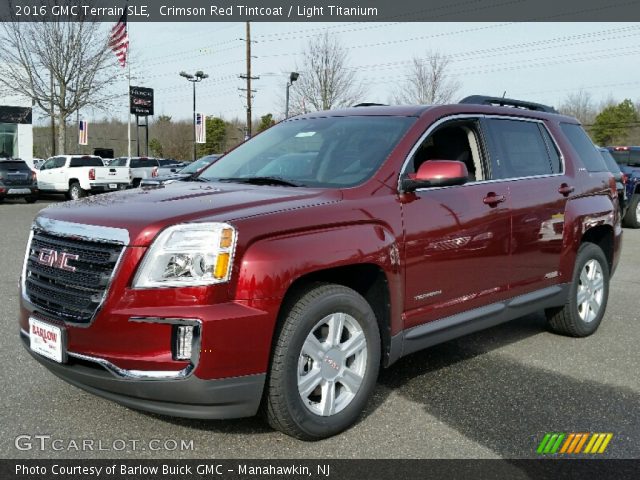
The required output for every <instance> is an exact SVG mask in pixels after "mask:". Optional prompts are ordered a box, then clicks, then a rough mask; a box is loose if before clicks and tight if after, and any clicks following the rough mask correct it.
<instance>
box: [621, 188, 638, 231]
mask: <svg viewBox="0 0 640 480" xmlns="http://www.w3.org/2000/svg"><path fill="white" fill-rule="evenodd" d="M622 224H623V225H624V226H625V227H629V228H640V194H637V193H636V194H634V195H633V196H632V197H631V201H630V202H629V206H628V207H627V213H626V215H625V216H624V218H623V219H622Z"/></svg>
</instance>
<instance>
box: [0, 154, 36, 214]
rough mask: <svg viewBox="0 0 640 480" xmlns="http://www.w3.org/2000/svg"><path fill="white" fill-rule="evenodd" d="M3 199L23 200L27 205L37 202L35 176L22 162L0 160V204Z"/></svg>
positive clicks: (6, 159) (18, 160) (13, 159)
mask: <svg viewBox="0 0 640 480" xmlns="http://www.w3.org/2000/svg"><path fill="white" fill-rule="evenodd" d="M5 198H24V199H25V201H26V202H27V203H34V202H35V201H36V200H38V182H37V181H36V174H35V172H34V171H33V170H31V168H29V165H27V163H26V162H25V161H24V160H20V159H19V158H0V202H2V201H4V199H5Z"/></svg>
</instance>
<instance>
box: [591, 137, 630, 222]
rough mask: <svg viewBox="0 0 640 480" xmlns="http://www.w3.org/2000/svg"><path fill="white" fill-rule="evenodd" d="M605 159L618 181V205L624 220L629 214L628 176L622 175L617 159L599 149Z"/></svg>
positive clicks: (606, 151)
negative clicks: (626, 214)
mask: <svg viewBox="0 0 640 480" xmlns="http://www.w3.org/2000/svg"><path fill="white" fill-rule="evenodd" d="M598 151H599V152H600V154H601V155H602V158H603V159H604V163H605V165H606V166H607V168H608V169H609V171H610V172H611V173H612V175H613V178H614V179H615V180H616V190H617V191H618V205H619V207H620V218H624V215H625V213H626V212H627V203H628V202H627V176H626V175H625V174H624V173H622V170H620V167H619V166H618V164H617V163H616V161H615V159H614V158H613V156H612V155H611V153H610V152H609V150H607V149H606V148H598Z"/></svg>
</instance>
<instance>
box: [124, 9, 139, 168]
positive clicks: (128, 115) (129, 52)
mask: <svg viewBox="0 0 640 480" xmlns="http://www.w3.org/2000/svg"><path fill="white" fill-rule="evenodd" d="M125 8H127V9H128V8H129V0H127V4H126V5H125ZM127 42H128V45H127V157H129V158H131V108H130V105H129V102H130V101H131V100H130V99H129V96H130V95H131V42H130V39H129V22H127ZM136 123H137V122H136Z"/></svg>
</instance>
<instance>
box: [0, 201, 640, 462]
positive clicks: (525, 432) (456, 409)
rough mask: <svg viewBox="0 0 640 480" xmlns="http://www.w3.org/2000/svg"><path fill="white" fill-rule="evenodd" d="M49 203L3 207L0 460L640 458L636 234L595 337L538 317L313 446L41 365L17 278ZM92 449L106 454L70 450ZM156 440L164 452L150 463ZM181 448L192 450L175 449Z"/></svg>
mask: <svg viewBox="0 0 640 480" xmlns="http://www.w3.org/2000/svg"><path fill="white" fill-rule="evenodd" d="M50 201H51V200H46V201H39V202H38V203H36V204H33V205H26V204H25V203H24V202H23V201H21V200H20V201H11V202H9V201H7V202H5V203H3V204H1V205H0V232H1V236H0V239H1V240H0V241H1V243H0V271H1V272H2V275H1V276H0V322H2V331H3V332H4V334H3V337H2V340H1V344H0V345H1V348H0V364H1V365H2V366H3V367H2V368H1V369H0V382H1V385H2V393H1V394H0V399H1V405H2V417H3V420H2V422H0V457H3V458H26V457H30V458H58V457H59V458H63V457H64V458H83V457H84V458H175V457H184V458H187V457H196V458H313V459H321V458H331V459H334V458H535V457H536V456H537V455H536V452H535V450H536V447H537V445H538V443H539V442H540V440H541V439H542V437H543V436H544V434H545V433H547V432H611V433H613V434H614V437H613V440H612V441H611V443H610V444H609V446H608V448H607V451H606V453H605V454H604V456H607V457H609V458H640V408H639V407H640V369H639V368H638V359H639V358H640V356H639V355H638V343H639V341H640V313H639V311H640V303H639V302H638V288H639V286H640V279H639V277H638V272H640V230H629V229H626V230H625V238H624V247H623V252H622V259H621V262H620V266H619V268H618V271H617V272H616V276H615V277H614V279H613V280H612V283H611V294H610V297H609V306H608V309H607V314H606V316H605V319H604V321H603V323H602V325H601V327H600V329H599V330H598V332H597V333H596V334H595V335H593V336H592V337H590V338H586V339H572V338H566V337H561V336H557V335H554V334H551V333H549V332H547V330H546V328H545V322H544V318H543V315H542V313H540V314H536V315H531V316H528V317H523V318H522V319H519V320H517V321H514V322H511V323H509V324H505V325H502V326H499V327H495V328H492V329H490V330H487V331H484V332H481V333H478V334H473V335H470V336H467V337H464V338H461V339H458V340H455V341H451V342H448V343H446V344H443V345H440V346H437V347H434V348H431V349H429V350H427V351H424V352H419V353H417V354H414V355H411V356H409V357H407V358H404V359H403V360H401V361H399V362H398V363H396V364H395V365H394V366H393V367H392V368H390V369H388V370H386V371H383V372H382V373H381V376H380V379H379V382H378V387H377V388H376V390H375V394H374V396H373V398H371V400H370V402H369V406H368V408H367V410H366V412H365V413H364V415H363V416H362V418H361V419H360V421H359V422H358V423H357V424H356V425H355V426H354V427H353V428H351V429H350V430H348V431H347V432H344V433H343V434H341V435H339V436H337V437H334V438H331V439H328V440H324V441H320V442H316V443H308V442H301V441H298V440H294V439H292V438H289V437H287V436H285V435H283V434H280V433H277V432H274V431H272V430H270V428H269V427H268V426H267V425H266V424H265V423H264V422H263V421H262V420H261V419H260V418H249V419H241V420H234V421H211V422H205V421H195V420H181V419H172V418H167V417H161V416H157V415H152V414H147V413H142V412H137V411H134V410H130V409H128V408H125V407H122V406H119V405H117V404H115V403H112V402H110V401H107V400H103V399H100V398H97V397H95V396H92V395H90V394H87V393H84V392H83V391H81V390H79V389H77V388H75V387H72V386H70V385H68V384H66V383H65V382H63V381H62V380H59V379H58V378H56V377H54V376H53V375H52V374H50V373H49V372H48V371H46V370H45V368H44V367H42V366H40V365H38V364H37V363H36V362H35V361H34V360H33V359H32V358H31V357H30V356H29V354H28V353H27V352H26V351H24V349H23V347H22V345H21V342H20V341H19V337H18V326H17V315H18V278H19V275H20V268H21V263H22V257H23V254H24V248H25V242H26V240H27V236H28V232H29V225H30V224H31V221H32V219H33V217H34V216H35V215H36V214H37V212H38V211H39V210H40V209H42V208H44V207H46V205H47V204H48V203H49V202H50ZM19 435H29V436H31V437H34V436H35V435H50V436H51V439H52V440H53V439H59V440H61V441H60V442H58V443H57V444H56V445H57V446H58V447H63V448H62V449H61V450H54V449H52V448H51V443H47V445H48V448H46V449H45V450H44V451H41V450H40V449H39V442H36V441H34V442H33V448H31V449H24V450H20V449H18V448H16V445H15V444H16V440H15V439H16V437H18V436H19ZM83 439H92V440H94V441H95V442H96V444H97V442H98V441H100V442H101V445H102V447H105V448H106V449H104V448H103V449H102V450H98V449H97V446H96V447H95V448H94V450H87V451H80V452H78V451H76V450H75V449H72V450H67V449H66V447H64V446H65V445H68V444H69V443H71V444H72V445H73V444H74V443H73V442H72V441H75V442H82V440H83ZM151 439H158V440H160V442H156V443H155V444H154V449H153V450H152V449H151V448H150V446H149V445H147V444H146V442H148V441H149V440H151ZM120 440H125V441H127V443H126V445H127V448H125V450H123V451H120V447H121V446H122V442H117V441H120ZM130 440H136V442H135V445H136V448H135V450H134V449H133V448H130V447H131V446H132V445H133V443H132V442H130ZM167 440H169V442H167ZM181 440H184V441H186V443H187V445H188V444H189V442H191V441H193V442H192V446H193V448H192V449H189V450H183V451H181V450H180V448H179V447H178V448H175V449H174V448H173V447H174V443H173V441H176V443H177V444H178V445H179V444H180V441H181ZM21 445H22V448H25V445H26V444H25V443H22V444H21ZM158 447H165V448H166V449H160V450H156V448H158Z"/></svg>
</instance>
